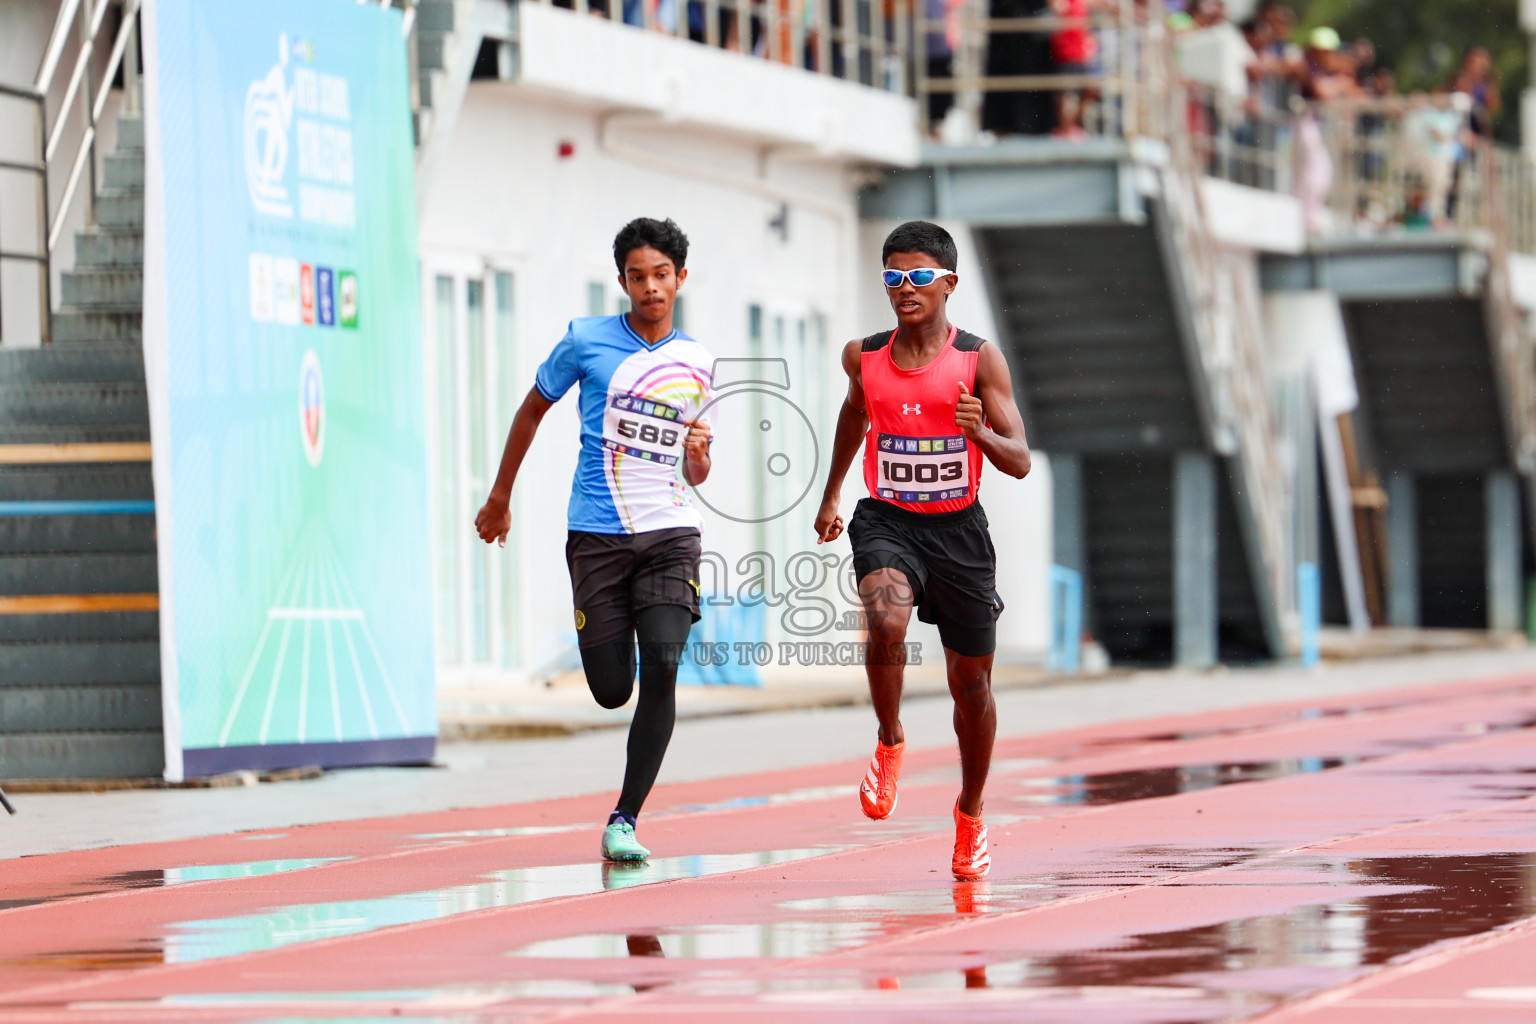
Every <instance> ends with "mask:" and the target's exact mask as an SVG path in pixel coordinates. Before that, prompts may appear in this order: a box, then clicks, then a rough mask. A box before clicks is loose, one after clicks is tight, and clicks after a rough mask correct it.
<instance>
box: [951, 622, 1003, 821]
mask: <svg viewBox="0 0 1536 1024" xmlns="http://www.w3.org/2000/svg"><path fill="white" fill-rule="evenodd" d="M944 661H945V664H946V666H947V668H948V670H949V693H950V696H952V697H954V699H955V736H956V738H957V739H959V741H960V780H961V781H960V811H961V813H963V814H968V815H970V816H971V817H973V818H977V817H980V816H981V802H982V792H983V790H985V789H986V785H987V774H988V772H990V771H991V769H992V744H993V742H994V741H995V740H996V739H997V704H996V702H995V701H993V699H992V655H991V654H990V653H989V654H985V655H982V656H980V657H967V656H965V655H963V654H959V653H956V652H955V651H952V650H950V649H949V648H948V647H947V646H946V647H945V648H944Z"/></svg>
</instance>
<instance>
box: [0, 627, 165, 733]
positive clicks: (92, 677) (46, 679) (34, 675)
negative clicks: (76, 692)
mask: <svg viewBox="0 0 1536 1024" xmlns="http://www.w3.org/2000/svg"><path fill="white" fill-rule="evenodd" d="M159 683H160V641H159V640H116V641H111V642H107V643H79V642H75V641H59V640H52V641H43V642H37V643H0V694H3V693H4V692H5V691H6V690H7V689H9V688H10V687H12V686H102V685H109V684H110V685H114V686H122V685H135V686H137V685H148V684H153V685H157V686H158V685H159ZM151 724H159V723H158V722H156V723H151ZM34 728H49V727H48V726H34ZM51 728H57V726H52V727H51ZM72 728H90V726H72ZM0 730H4V731H7V732H24V731H27V730H25V729H13V728H12V727H11V725H10V723H9V722H8V721H7V720H6V717H5V715H4V714H0Z"/></svg>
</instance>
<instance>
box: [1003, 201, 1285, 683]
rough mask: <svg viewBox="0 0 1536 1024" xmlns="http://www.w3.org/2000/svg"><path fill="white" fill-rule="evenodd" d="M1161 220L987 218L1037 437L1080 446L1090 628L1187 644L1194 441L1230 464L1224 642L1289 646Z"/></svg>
mask: <svg viewBox="0 0 1536 1024" xmlns="http://www.w3.org/2000/svg"><path fill="white" fill-rule="evenodd" d="M1157 219H1158V220H1160V219H1161V218H1157ZM1155 223H1156V222H1155V221H1154V223H1153V224H1147V225H1140V226H1137V225H1074V226H1058V227H1041V228H993V229H982V230H979V231H978V232H977V237H978V241H979V242H980V243H981V244H982V245H983V246H984V248H985V251H986V253H987V254H988V258H989V259H990V262H991V263H992V265H993V267H994V268H995V269H994V271H993V277H994V282H995V293H994V305H995V306H996V308H997V312H998V316H999V319H1000V321H1001V325H1002V326H1003V330H1004V333H1005V336H1006V337H1007V338H1008V339H1009V343H1010V346H1011V352H1010V355H1011V361H1012V362H1013V363H1014V364H1015V365H1016V366H1017V371H1016V372H1017V374H1018V376H1019V378H1020V380H1021V383H1022V392H1023V400H1024V402H1023V404H1024V405H1025V407H1026V411H1027V417H1028V427H1029V432H1030V439H1031V443H1032V444H1035V445H1038V446H1039V447H1041V448H1042V449H1044V450H1045V451H1047V452H1048V453H1049V454H1050V456H1051V459H1052V466H1053V467H1055V466H1057V465H1058V464H1060V463H1062V462H1064V461H1065V460H1069V459H1070V460H1077V462H1078V463H1079V465H1080V470H1079V472H1080V474H1081V494H1080V499H1079V501H1080V512H1079V513H1078V514H1080V515H1081V517H1082V523H1083V543H1084V548H1085V550H1084V551H1083V552H1082V554H1083V555H1085V556H1086V564H1085V565H1073V566H1071V568H1074V569H1078V570H1079V571H1082V572H1083V574H1084V577H1085V579H1084V596H1085V599H1086V612H1087V625H1088V629H1089V632H1091V633H1092V635H1093V636H1094V637H1095V638H1096V639H1098V640H1099V641H1100V642H1101V643H1103V644H1104V645H1105V647H1106V648H1107V649H1108V650H1109V652H1110V654H1111V656H1112V657H1114V658H1116V659H1117V660H1128V661H1133V662H1142V663H1156V662H1164V661H1168V660H1170V659H1172V658H1173V657H1174V649H1175V608H1176V604H1177V597H1176V594H1175V586H1174V576H1175V569H1174V557H1175V552H1174V532H1175V526H1174V486H1175V484H1174V474H1175V464H1176V459H1177V456H1178V454H1179V453H1181V452H1183V453H1202V454H1208V455H1210V456H1211V457H1212V458H1213V459H1214V461H1215V462H1216V464H1217V466H1218V468H1219V471H1218V473H1217V474H1216V475H1217V477H1218V481H1219V487H1218V494H1217V500H1218V510H1217V519H1216V524H1215V525H1216V527H1217V530H1216V537H1217V571H1218V574H1219V582H1218V587H1217V593H1218V595H1219V600H1218V605H1217V607H1218V623H1219V626H1218V628H1219V651H1218V654H1219V656H1220V657H1222V658H1224V659H1239V660H1241V659H1252V658H1255V657H1264V656H1267V655H1269V654H1271V653H1279V652H1277V651H1274V647H1273V643H1274V641H1273V640H1272V638H1271V633H1270V632H1269V629H1270V627H1269V626H1268V625H1267V623H1266V613H1265V611H1264V609H1263V607H1262V605H1261V597H1260V593H1261V591H1262V590H1263V589H1264V588H1267V587H1268V586H1270V584H1269V583H1268V582H1267V577H1266V575H1265V574H1264V573H1263V572H1262V571H1255V567H1254V566H1253V565H1252V563H1251V560H1250V555H1249V547H1248V545H1247V543H1246V541H1245V539H1244V538H1245V536H1246V532H1245V531H1244V529H1243V528H1242V527H1241V526H1240V522H1241V519H1242V517H1243V516H1244V515H1249V514H1251V511H1250V508H1249V507H1248V503H1247V502H1246V501H1245V500H1244V497H1245V496H1244V492H1243V487H1242V481H1243V474H1244V473H1245V472H1247V470H1246V469H1245V467H1243V466H1242V464H1241V463H1242V460H1241V457H1240V455H1238V454H1236V453H1232V454H1227V453H1223V452H1222V451H1221V449H1220V448H1218V447H1217V442H1220V443H1221V444H1222V445H1224V446H1226V447H1228V448H1229V449H1230V446H1231V444H1232V438H1231V437H1230V435H1229V436H1227V437H1213V436H1212V433H1211V431H1210V430H1209V429H1208V427H1207V426H1206V424H1205V423H1203V422H1202V416H1201V413H1200V407H1201V405H1202V403H1203V402H1208V401H1209V398H1208V397H1206V396H1203V395H1202V394H1201V391H1202V388H1204V389H1205V390H1206V391H1207V392H1208V393H1209V392H1210V391H1213V390H1214V389H1213V388H1209V387H1208V386H1206V385H1204V382H1203V381H1202V375H1201V372H1200V368H1199V367H1198V366H1194V365H1192V363H1193V362H1194V360H1192V359H1191V358H1190V352H1189V348H1188V346H1187V345H1186V341H1185V337H1184V335H1183V331H1184V330H1187V329H1188V327H1187V325H1186V326H1184V327H1181V324H1180V312H1179V309H1178V307H1177V304H1176V303H1177V302H1178V300H1177V299H1176V298H1175V294H1176V286H1177V287H1182V286H1183V285H1182V283H1181V282H1179V281H1178V280H1177V278H1178V277H1179V276H1182V274H1183V271H1182V270H1181V267H1180V265H1170V263H1169V258H1168V252H1167V250H1166V248H1165V244H1163V243H1162V242H1161V241H1160V239H1159V237H1158V233H1159V230H1165V229H1164V228H1161V227H1160V226H1154V225H1155ZM1217 426H1218V427H1221V426H1223V424H1220V423H1218V424H1217ZM1226 429H1228V430H1230V429H1231V428H1230V426H1227V427H1226ZM1065 514H1069V515H1070V514H1072V513H1071V511H1070V510H1067V512H1066V513H1065ZM1061 560H1063V561H1076V560H1077V559H1072V558H1070V557H1068V558H1064V559H1061ZM1265 596H1266V597H1268V595H1265ZM1269 600H1270V601H1271V602H1272V601H1273V599H1272V598H1269ZM1270 614H1272V613H1270Z"/></svg>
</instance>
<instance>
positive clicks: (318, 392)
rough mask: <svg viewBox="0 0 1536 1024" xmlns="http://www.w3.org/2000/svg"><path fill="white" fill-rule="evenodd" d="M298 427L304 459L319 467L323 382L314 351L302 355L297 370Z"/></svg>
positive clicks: (323, 410)
mask: <svg viewBox="0 0 1536 1024" xmlns="http://www.w3.org/2000/svg"><path fill="white" fill-rule="evenodd" d="M299 427H300V429H301V430H302V432H303V440H304V457H305V458H306V459H308V460H309V464H310V465H311V466H318V465H320V456H321V455H322V454H324V452H325V382H324V381H323V380H322V379H321V377H320V357H319V356H317V355H315V350H314V349H310V350H309V351H307V352H305V353H304V363H303V365H302V367H301V368H300V369H299Z"/></svg>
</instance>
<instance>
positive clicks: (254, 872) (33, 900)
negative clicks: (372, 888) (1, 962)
mask: <svg viewBox="0 0 1536 1024" xmlns="http://www.w3.org/2000/svg"><path fill="white" fill-rule="evenodd" d="M347 859H348V858H346V857H290V858H287V859H281V860H252V861H242V862H240V863H238V864H194V865H189V866H187V867H179V868H155V869H153V870H148V871H124V872H122V873H120V874H116V875H104V876H102V877H100V878H91V879H86V880H85V881H81V882H76V883H74V884H73V885H71V886H70V887H69V888H68V889H64V890H59V889H57V888H55V889H52V890H50V891H48V892H47V893H45V894H39V895H35V896H16V895H15V894H14V893H12V894H11V896H12V898H9V899H3V900H0V910H12V909H15V908H17V907H35V906H38V905H39V904H43V903H58V902H61V901H63V900H74V899H80V898H81V897H84V896H100V895H103V894H104V893H112V892H126V891H128V890H130V889H159V888H162V887H164V886H167V885H180V884H182V883H184V882H212V881H219V880H226V879H231V878H255V877H258V876H260V875H273V874H277V873H278V872H282V871H302V870H304V869H305V868H313V867H318V866H320V865H321V864H331V863H334V862H335V861H339V860H347Z"/></svg>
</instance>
